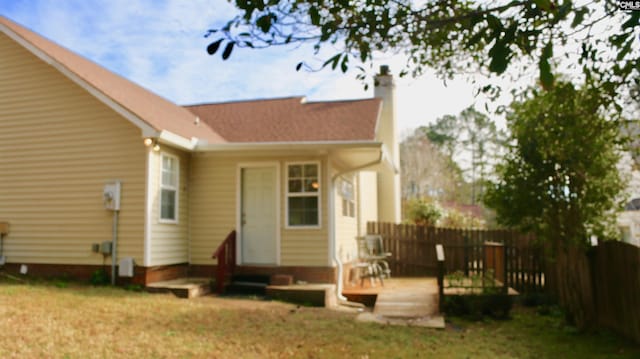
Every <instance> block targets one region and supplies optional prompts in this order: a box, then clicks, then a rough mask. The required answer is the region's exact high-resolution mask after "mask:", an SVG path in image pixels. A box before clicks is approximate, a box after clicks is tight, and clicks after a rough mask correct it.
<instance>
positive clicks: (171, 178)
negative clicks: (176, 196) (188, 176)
mask: <svg viewBox="0 0 640 359" xmlns="http://www.w3.org/2000/svg"><path fill="white" fill-rule="evenodd" d="M162 185H164V186H172V187H175V186H176V185H177V181H176V173H175V172H165V171H162Z"/></svg>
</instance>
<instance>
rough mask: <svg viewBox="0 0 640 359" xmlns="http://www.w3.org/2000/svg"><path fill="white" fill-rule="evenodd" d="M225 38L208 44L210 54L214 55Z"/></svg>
mask: <svg viewBox="0 0 640 359" xmlns="http://www.w3.org/2000/svg"><path fill="white" fill-rule="evenodd" d="M222 40H223V39H220V40H217V41H214V42H212V43H210V44H209V46H207V52H208V53H209V55H213V54H215V53H216V51H218V48H220V44H221V43H222Z"/></svg>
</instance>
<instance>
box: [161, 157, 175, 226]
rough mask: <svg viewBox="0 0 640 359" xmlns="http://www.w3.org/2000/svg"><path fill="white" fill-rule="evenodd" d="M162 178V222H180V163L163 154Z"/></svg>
mask: <svg viewBox="0 0 640 359" xmlns="http://www.w3.org/2000/svg"><path fill="white" fill-rule="evenodd" d="M161 158H162V177H161V179H160V220H161V221H162V222H177V221H178V182H179V178H180V161H179V159H178V157H174V156H171V155H168V154H166V153H163V154H162V155H161Z"/></svg>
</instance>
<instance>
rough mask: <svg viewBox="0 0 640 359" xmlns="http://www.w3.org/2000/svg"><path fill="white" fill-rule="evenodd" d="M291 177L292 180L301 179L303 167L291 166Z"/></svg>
mask: <svg viewBox="0 0 640 359" xmlns="http://www.w3.org/2000/svg"><path fill="white" fill-rule="evenodd" d="M289 177H290V178H300V177H302V165H290V166H289Z"/></svg>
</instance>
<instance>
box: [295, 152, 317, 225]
mask: <svg viewBox="0 0 640 359" xmlns="http://www.w3.org/2000/svg"><path fill="white" fill-rule="evenodd" d="M287 227H320V165H319V163H292V164H289V165H287Z"/></svg>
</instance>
